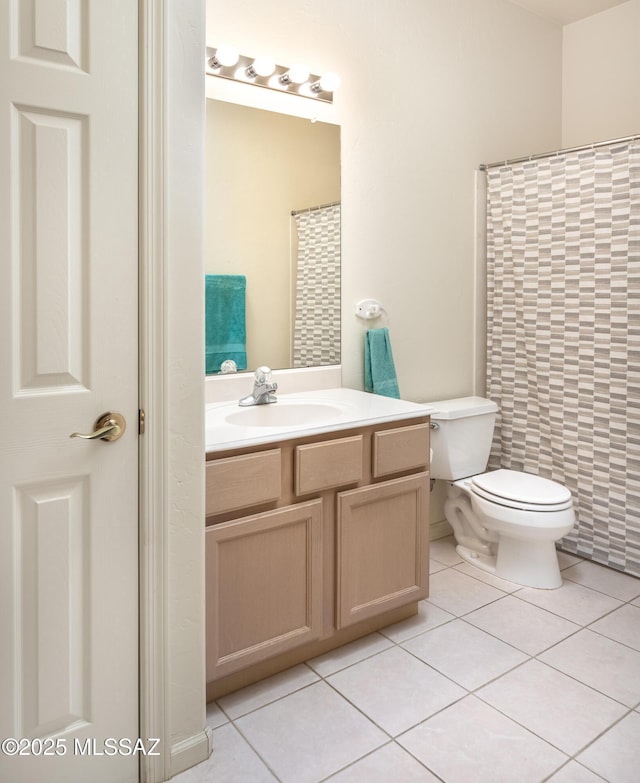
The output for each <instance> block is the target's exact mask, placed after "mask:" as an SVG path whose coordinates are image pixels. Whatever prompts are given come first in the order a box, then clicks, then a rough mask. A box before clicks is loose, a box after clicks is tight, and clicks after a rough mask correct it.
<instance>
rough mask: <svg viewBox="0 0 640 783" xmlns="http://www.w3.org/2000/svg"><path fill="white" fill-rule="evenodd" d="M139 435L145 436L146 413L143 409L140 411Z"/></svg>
mask: <svg viewBox="0 0 640 783" xmlns="http://www.w3.org/2000/svg"><path fill="white" fill-rule="evenodd" d="M138 434H139V435H144V411H143V410H142V408H140V410H139V411H138Z"/></svg>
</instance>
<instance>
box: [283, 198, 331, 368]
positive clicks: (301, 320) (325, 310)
mask: <svg viewBox="0 0 640 783" xmlns="http://www.w3.org/2000/svg"><path fill="white" fill-rule="evenodd" d="M293 217H294V220H295V223H296V229H297V233H298V255H297V270H296V290H295V322H294V330H293V366H294V367H317V366H319V365H325V364H339V363H340V205H339V204H331V205H329V206H324V207H319V208H314V209H310V210H306V211H304V212H298V213H295V214H294V215H293Z"/></svg>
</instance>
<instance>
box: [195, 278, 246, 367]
mask: <svg viewBox="0 0 640 783" xmlns="http://www.w3.org/2000/svg"><path fill="white" fill-rule="evenodd" d="M246 285H247V279H246V277H245V276H244V275H205V345H206V356H205V358H206V361H205V365H206V370H207V372H208V373H216V372H219V371H220V365H221V364H222V362H224V361H225V359H233V361H234V362H235V363H236V365H237V366H238V369H239V370H246V369H247V326H246V318H245V306H246V304H245V294H246Z"/></svg>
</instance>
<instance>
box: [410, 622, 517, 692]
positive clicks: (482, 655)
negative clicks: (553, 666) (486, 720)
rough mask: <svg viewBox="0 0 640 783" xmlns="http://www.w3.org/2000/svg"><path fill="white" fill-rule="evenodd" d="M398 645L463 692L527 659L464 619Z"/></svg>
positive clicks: (488, 680)
mask: <svg viewBox="0 0 640 783" xmlns="http://www.w3.org/2000/svg"><path fill="white" fill-rule="evenodd" d="M402 646H403V647H404V648H405V649H406V650H408V651H409V652H411V653H412V654H413V655H416V656H417V657H418V658H420V659H421V660H423V661H424V662H425V663H428V664H429V666H433V668H434V669H437V670H438V671H439V672H441V673H442V674H444V675H445V676H447V677H449V678H450V679H452V680H453V681H454V682H457V683H458V684H459V685H462V687H463V688H467V690H474V689H475V688H478V687H480V686H481V685H484V684H485V683H487V682H490V681H491V680H493V679H495V678H496V677H499V676H500V675H501V674H504V673H505V672H507V671H509V670H510V669H513V667H514V666H517V665H518V664H521V663H523V662H524V661H526V660H527V659H528V656H527V655H525V654H524V653H523V652H520V651H519V650H516V649H515V648H514V647H512V646H511V645H509V644H505V643H504V642H501V641H500V640H499V639H496V638H495V637H494V636H490V635H489V634H488V633H485V632H484V631H481V630H479V629H478V628H475V627H474V626H473V625H469V624H468V623H466V622H465V621H464V620H454V621H453V622H451V623H447V625H443V626H442V627H441V628H435V629H434V630H432V631H428V632H427V633H423V634H421V635H420V636H417V637H416V638H415V639H410V640H409V641H407V642H405V643H404V644H403V645H402Z"/></svg>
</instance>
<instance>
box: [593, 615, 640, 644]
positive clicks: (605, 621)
mask: <svg viewBox="0 0 640 783" xmlns="http://www.w3.org/2000/svg"><path fill="white" fill-rule="evenodd" d="M589 630H590V631H596V632H597V633H601V634H602V635H603V636H608V637H609V639H615V641H616V642H621V643H622V644H626V645H627V646H629V647H633V649H634V650H638V651H640V606H633V605H632V604H625V605H624V606H621V607H620V608H619V609H616V610H615V612H611V614H608V615H606V616H605V617H603V618H602V619H601V620H598V621H596V622H595V623H592V625H590V626H589Z"/></svg>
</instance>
